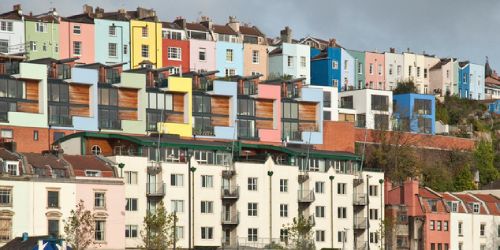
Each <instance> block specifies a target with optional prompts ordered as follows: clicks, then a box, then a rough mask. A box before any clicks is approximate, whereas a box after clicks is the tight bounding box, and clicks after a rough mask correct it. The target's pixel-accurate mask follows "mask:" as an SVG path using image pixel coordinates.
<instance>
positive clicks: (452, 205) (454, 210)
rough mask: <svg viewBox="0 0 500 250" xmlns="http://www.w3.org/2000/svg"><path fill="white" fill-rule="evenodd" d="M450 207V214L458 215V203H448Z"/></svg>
mask: <svg viewBox="0 0 500 250" xmlns="http://www.w3.org/2000/svg"><path fill="white" fill-rule="evenodd" d="M448 207H449V208H450V212H452V213H458V202H456V201H448Z"/></svg>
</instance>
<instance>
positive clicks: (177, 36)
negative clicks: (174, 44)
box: [163, 30, 182, 40]
mask: <svg viewBox="0 0 500 250" xmlns="http://www.w3.org/2000/svg"><path fill="white" fill-rule="evenodd" d="M163 37H165V38H167V39H171V40H182V32H179V31H173V30H168V31H167V32H166V34H164V36H163Z"/></svg>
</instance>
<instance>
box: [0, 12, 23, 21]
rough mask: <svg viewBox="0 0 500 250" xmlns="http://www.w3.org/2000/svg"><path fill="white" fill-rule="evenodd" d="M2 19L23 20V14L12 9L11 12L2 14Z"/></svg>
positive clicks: (0, 16) (0, 15)
mask: <svg viewBox="0 0 500 250" xmlns="http://www.w3.org/2000/svg"><path fill="white" fill-rule="evenodd" d="M0 19H7V20H22V15H20V14H19V12H18V11H17V10H11V11H9V12H5V13H2V14H0Z"/></svg>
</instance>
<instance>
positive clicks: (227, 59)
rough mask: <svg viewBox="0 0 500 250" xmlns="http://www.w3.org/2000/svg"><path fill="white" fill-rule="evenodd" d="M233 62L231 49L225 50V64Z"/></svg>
mask: <svg viewBox="0 0 500 250" xmlns="http://www.w3.org/2000/svg"><path fill="white" fill-rule="evenodd" d="M233 61H234V51H233V49H226V62H230V63H232V62H233Z"/></svg>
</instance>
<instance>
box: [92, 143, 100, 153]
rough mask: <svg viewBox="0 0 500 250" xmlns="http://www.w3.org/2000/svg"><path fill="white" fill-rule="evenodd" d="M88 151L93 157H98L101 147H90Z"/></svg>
mask: <svg viewBox="0 0 500 250" xmlns="http://www.w3.org/2000/svg"><path fill="white" fill-rule="evenodd" d="M90 151H91V152H92V154H93V155H100V154H101V147H99V146H98V145H94V146H92V148H91V149H90Z"/></svg>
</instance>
